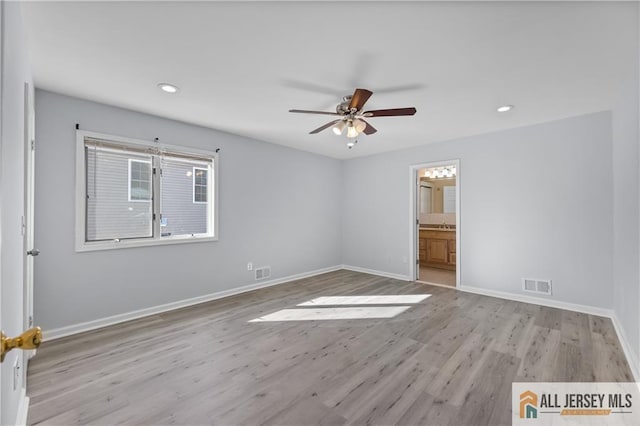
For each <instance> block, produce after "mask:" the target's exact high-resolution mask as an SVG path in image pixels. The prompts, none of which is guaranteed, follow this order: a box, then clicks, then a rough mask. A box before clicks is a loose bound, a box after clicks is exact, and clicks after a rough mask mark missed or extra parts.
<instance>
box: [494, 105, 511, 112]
mask: <svg viewBox="0 0 640 426" xmlns="http://www.w3.org/2000/svg"><path fill="white" fill-rule="evenodd" d="M512 109H513V105H502V106H500V107H498V109H497V110H496V111H498V112H507V111H511V110H512Z"/></svg>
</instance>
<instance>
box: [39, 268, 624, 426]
mask: <svg viewBox="0 0 640 426" xmlns="http://www.w3.org/2000/svg"><path fill="white" fill-rule="evenodd" d="M374 294H375V295H392V294H431V297H429V298H427V299H425V300H423V301H422V302H419V303H417V304H414V305H413V306H412V307H411V308H410V309H408V310H406V311H405V312H403V313H401V314H399V315H397V316H396V317H394V318H389V319H351V320H329V321H294V322H261V323H250V322H248V321H249V320H252V319H255V318H257V317H261V316H263V315H267V314H270V313H273V312H275V311H278V310H280V309H285V308H294V307H295V306H296V305H297V304H299V303H303V302H306V301H308V300H310V299H312V298H315V297H320V296H342V295H374ZM315 308H317V307H315ZM301 309H302V308H301ZM514 381H587V382H588V381H633V378H632V375H631V372H630V370H629V367H628V365H627V363H626V360H625V358H624V355H623V353H622V350H621V348H620V344H619V342H618V339H617V337H616V335H615V332H614V330H613V327H612V324H611V321H610V320H608V319H605V318H601V317H596V316H591V315H586V314H580V313H576V312H570V311H563V310H560V309H553V308H547V307H540V306H536V305H530V304H526V303H518V302H511V301H506V300H502V299H496V298H491V297H485V296H479V295H474V294H469V293H463V292H459V291H456V290H453V289H447V288H442V287H436V286H429V285H425V284H421V283H407V282H403V281H397V280H393V279H387V278H381V277H377V276H372V275H367V274H362V273H357V272H350V271H337V272H331V273H328V274H324V275H320V276H316V277H313V278H308V279H303V280H298V281H295V282H291V283H288V284H282V285H279V286H276V287H272V288H268V289H263V290H258V291H254V292H251V293H245V294H242V295H238V296H234V297H229V298H226V299H221V300H218V301H214V302H209V303H206V304H202V305H198V306H195V307H191V308H186V309H182V310H178V311H173V312H169V313H165V314H161V315H155V316H152V317H147V318H144V319H141V320H137V321H132V322H128V323H125V324H121V325H117V326H113V327H109V328H105V329H102V330H98V331H95V332H89V333H85V334H81V335H77V336H74V337H70V338H67V339H61V340H56V341H53V342H45V343H43V345H42V347H41V348H40V349H39V351H38V354H37V355H36V357H35V358H33V360H32V361H31V364H30V367H29V376H28V389H29V396H30V397H31V406H30V410H29V424H57V425H71V424H92V425H99V424H146V425H159V424H185V425H186V424H189V425H196V424H216V425H239V424H246V425H258V424H265V425H296V426H299V425H319V424H322V425H345V424H357V425H362V424H379V425H391V424H400V425H456V426H458V425H502V424H505V425H506V424H511V383H512V382H514Z"/></svg>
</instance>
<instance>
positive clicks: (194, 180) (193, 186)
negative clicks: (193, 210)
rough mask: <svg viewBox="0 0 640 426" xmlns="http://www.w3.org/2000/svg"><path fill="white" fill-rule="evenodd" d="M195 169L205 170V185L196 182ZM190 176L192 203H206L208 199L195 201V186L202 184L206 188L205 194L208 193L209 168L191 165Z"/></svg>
mask: <svg viewBox="0 0 640 426" xmlns="http://www.w3.org/2000/svg"><path fill="white" fill-rule="evenodd" d="M196 170H204V171H205V172H207V183H206V184H205V185H202V184H196ZM191 173H192V176H193V185H192V188H191V189H192V193H193V197H192V200H193V204H207V203H208V202H209V201H208V200H207V201H196V186H204V187H205V188H207V195H209V170H208V169H205V168H204V167H196V166H194V167H193V170H191Z"/></svg>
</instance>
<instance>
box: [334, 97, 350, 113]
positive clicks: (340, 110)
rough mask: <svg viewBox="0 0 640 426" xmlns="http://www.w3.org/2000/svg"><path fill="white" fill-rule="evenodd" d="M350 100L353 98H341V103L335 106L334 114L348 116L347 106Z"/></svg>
mask: <svg viewBox="0 0 640 426" xmlns="http://www.w3.org/2000/svg"><path fill="white" fill-rule="evenodd" d="M351 98H353V96H351V95H348V96H343V97H342V102H340V103H339V104H338V105H337V106H336V112H337V113H338V114H349V113H350V112H351V110H350V109H349V104H350V103H351Z"/></svg>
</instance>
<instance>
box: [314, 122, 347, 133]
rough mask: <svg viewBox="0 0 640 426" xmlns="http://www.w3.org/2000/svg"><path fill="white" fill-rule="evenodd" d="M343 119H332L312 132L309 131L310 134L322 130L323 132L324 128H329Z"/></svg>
mask: <svg viewBox="0 0 640 426" xmlns="http://www.w3.org/2000/svg"><path fill="white" fill-rule="evenodd" d="M341 121H342V119H340V120H333V121H331V122H329V123H327V124H325V125H324V126H321V127H318V128H317V129H315V130H312V131H310V132H309V134H310V135H315V134H316V133H320V132H321V131H323V130H324V129H328V128H329V127H331V126H333V125H334V124H336V123H339V122H341Z"/></svg>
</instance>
